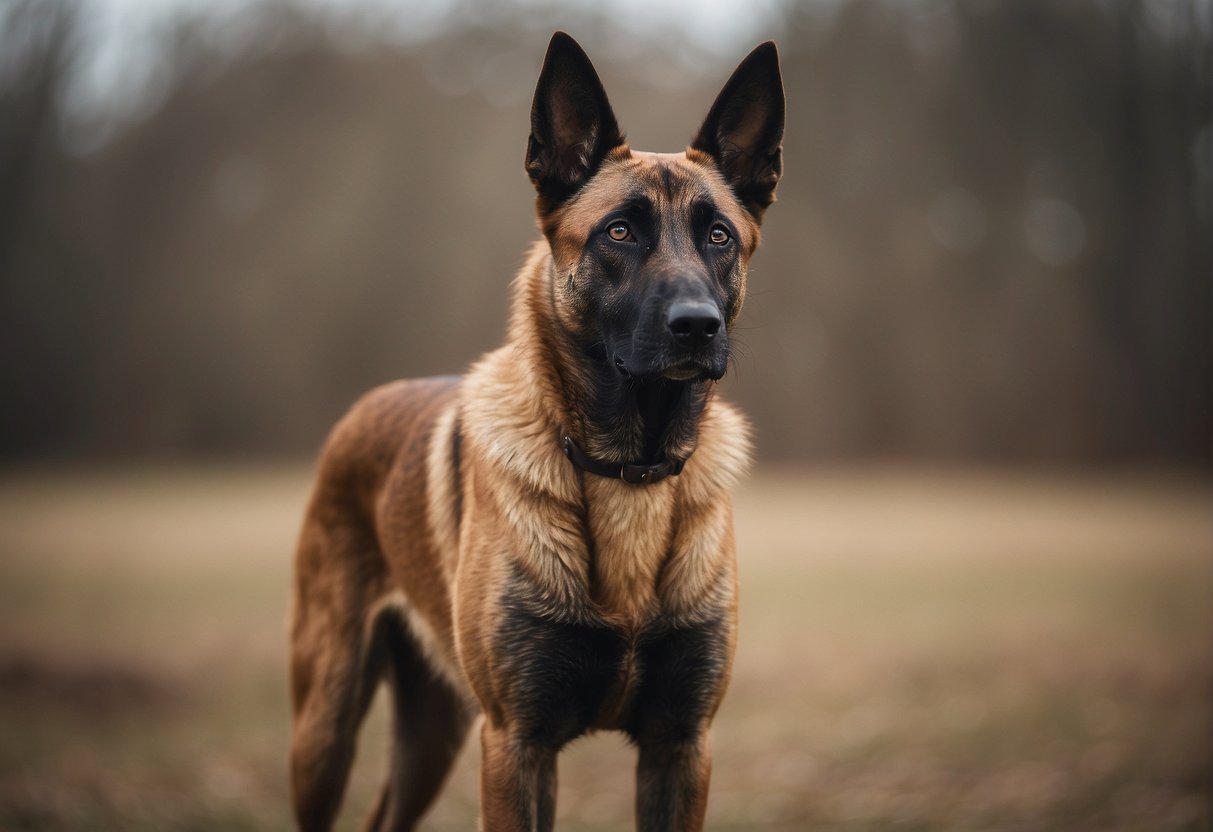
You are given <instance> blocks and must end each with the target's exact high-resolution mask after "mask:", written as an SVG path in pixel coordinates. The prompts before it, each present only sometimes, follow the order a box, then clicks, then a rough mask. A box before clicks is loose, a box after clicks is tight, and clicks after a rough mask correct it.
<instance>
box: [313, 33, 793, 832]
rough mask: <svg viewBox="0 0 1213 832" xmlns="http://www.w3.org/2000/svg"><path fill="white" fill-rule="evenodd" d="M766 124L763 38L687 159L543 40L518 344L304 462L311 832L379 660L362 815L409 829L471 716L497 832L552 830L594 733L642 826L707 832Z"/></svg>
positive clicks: (729, 615)
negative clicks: (386, 710)
mask: <svg viewBox="0 0 1213 832" xmlns="http://www.w3.org/2000/svg"><path fill="white" fill-rule="evenodd" d="M783 122H784V95H783V83H782V80H781V77H780V72H779V57H778V53H777V52H776V49H775V45H774V44H773V43H769V42H768V43H765V44H763V45H761V46H759V47H758V48H757V49H755V50H754V51H753V52H752V53H751V54H750V55H749V57H747V58H746V59H745V60H744V61H743V62H742V63H741V65H740V66H739V67H738V68H737V70H736V71H735V72H734V74H733V75H732V77H731V78H730V79H729V81H728V82H727V83H726V85H725V87H724V89H723V91H722V92H721V93H720V96H719V97H718V98H717V100H716V103H715V104H714V105H713V106H712V108H711V110H710V111H709V113H708V116H707V118H706V120H705V121H704V123H703V126H702V128H701V129H700V131H699V134H698V135H697V136H696V138H695V140H694V141H693V142H692V144H691V146H690V147H689V148H688V149H687V150H686V151H685V152H684V153H666V154H661V153H647V152H640V151H635V150H632V149H630V148H629V147H628V145H627V144H626V143H625V142H624V137H623V134H622V133H621V132H620V130H619V126H618V125H617V124H616V122H615V116H614V114H613V113H612V111H611V106H610V104H609V103H608V101H607V97H606V93H605V92H604V91H603V88H602V84H601V82H600V81H599V80H598V75H597V74H596V73H595V71H594V68H593V66H592V65H591V64H590V61H589V58H587V57H586V54H585V53H584V52H583V51H582V50H581V47H579V46H578V45H577V43H576V42H575V41H574V40H573V39H572V38H570V37H569V36H568V35H565V34H563V33H557V34H556V35H554V36H553V38H552V41H551V43H550V45H549V46H548V52H547V57H546V58H545V60H544V64H543V69H542V71H541V74H540V76H539V83H538V87H537V89H536V91H535V99H534V104H533V108H532V111H531V135H530V140H529V142H528V144H527V151H526V170H527V173H528V174H529V175H530V178H531V180H532V181H533V182H534V184H535V188H536V189H537V191H538V194H539V196H538V215H539V225H540V228H541V229H542V232H543V239H542V240H541V241H539V242H538V243H536V244H535V246H534V248H533V249H532V251H531V254H530V257H529V259H528V261H527V263H526V265H525V266H524V267H523V268H522V271H521V273H520V274H519V275H518V278H517V280H516V282H515V284H514V295H513V308H512V313H511V318H510V324H509V336H508V340H507V342H506V345H505V346H504V347H502V348H500V349H498V350H497V351H495V352H491V353H489V354H488V355H486V356H485V357H484V358H482V359H481V360H480V361H479V362H478V363H477V364H476V365H474V366H473V367H472V369H471V371H470V372H469V373H468V374H467V375H466V376H464V377H463V378H462V379H450V378H438V379H424V380H416V381H399V382H395V383H393V384H389V385H386V386H384V387H380V388H378V389H376V390H374V391H372V392H371V393H369V394H368V395H367V396H365V397H364V398H363V399H362V400H361V401H359V402H358V403H357V404H356V405H354V407H353V408H352V409H351V411H350V412H349V414H348V415H347V416H345V417H344V418H343V419H342V420H341V422H340V423H338V425H337V426H336V428H334V430H333V432H332V434H331V436H330V437H329V439H328V442H327V444H326V446H325V449H324V452H323V456H322V458H321V461H320V466H319V473H318V478H317V482H316V486H315V491H314V493H313V495H312V498H311V503H310V505H309V507H308V510H307V516H306V519H305V521H304V525H303V531H302V534H301V537H300V540H299V550H298V555H297V560H296V579H295V592H294V611H293V621H292V629H291V691H292V696H293V707H294V732H293V740H292V746H291V782H292V787H293V792H294V806H295V813H296V816H297V818H298V822H299V825H300V827H301V828H303V829H309V830H310V829H328V828H329V827H330V826H331V824H332V822H333V819H334V816H335V815H336V813H337V810H338V807H339V804H340V802H341V797H342V793H343V791H344V788H345V782H346V776H347V774H348V772H349V768H350V764H351V761H352V759H353V756H354V743H355V735H356V733H357V730H358V726H359V723H360V722H361V720H362V718H363V715H364V714H365V712H366V709H367V707H368V705H369V703H370V701H371V698H372V694H373V693H374V691H375V690H376V688H377V687H378V685H379V683H380V681H381V680H382V679H384V678H386V679H387V680H388V682H389V683H390V687H391V692H392V699H391V702H392V713H393V729H392V730H393V732H394V737H393V744H392V755H391V766H390V771H389V774H388V777H387V782H386V784H385V785H384V787H383V791H382V793H381V795H380V797H379V800H378V803H377V804H376V806H375V808H374V811H373V812H372V814H371V816H370V818H369V819H368V821H367V827H366V828H368V829H372V830H387V829H396V830H407V829H413V828H414V826H415V825H416V823H417V822H418V819H419V818H420V817H421V816H422V814H423V813H424V812H425V811H426V810H427V808H428V807H429V806H430V804H431V802H432V801H433V799H434V797H435V795H436V794H437V792H438V790H439V788H440V787H441V785H442V783H443V781H444V780H445V778H446V775H447V773H448V771H449V769H450V767H451V764H452V763H453V762H454V760H455V757H456V755H457V753H458V751H459V749H460V746H461V745H462V743H463V740H464V736H465V734H466V733H467V731H468V729H469V727H470V726H471V725H472V723H473V721H474V719H475V718H476V717H477V716H478V715H479V714H483V723H482V727H481V729H480V740H481V743H482V744H483V770H482V776H481V809H480V812H481V827H482V828H483V829H484V830H485V832H524V831H525V832H530V830H551V829H552V825H553V818H554V814H555V800H556V755H557V753H558V752H559V751H560V749H561V747H562V746H564V745H565V744H566V743H568V742H569V741H570V740H572V739H574V738H575V737H578V736H580V735H582V734H585V733H587V732H590V731H594V730H598V729H614V730H618V731H622V732H624V733H625V734H626V735H627V736H628V737H629V738H630V739H631V740H632V742H634V743H635V745H636V746H637V748H638V753H639V762H638V766H637V773H636V822H637V827H638V828H639V829H643V830H697V829H701V828H702V827H703V822H704V812H705V808H706V804H707V792H708V776H709V770H710V756H709V749H708V738H707V730H708V725H709V723H710V722H711V720H712V717H713V715H714V714H715V712H716V709H717V706H718V705H719V704H720V701H721V698H722V697H723V695H724V691H725V686H726V684H727V682H728V679H729V673H730V669H731V666H732V659H733V650H734V643H735V634H736V626H737V586H736V564H735V554H734V544H733V529H732V507H731V504H730V501H729V496H728V495H729V489H730V487H731V486H732V484H733V482H734V481H735V480H736V478H737V477H738V475H739V474H740V473H741V472H742V471H743V469H744V468H745V467H746V465H747V464H748V439H747V432H748V429H747V425H746V423H745V421H744V420H743V419H742V418H741V417H740V416H739V415H738V414H737V412H736V411H734V410H733V409H732V408H730V407H729V406H728V405H726V404H725V403H724V402H722V401H721V400H719V399H718V398H716V396H715V382H716V381H718V380H719V379H720V378H721V377H722V376H723V375H724V373H725V368H726V364H727V362H728V359H729V335H730V332H731V331H732V328H733V324H734V321H735V320H736V318H737V314H738V312H739V311H740V310H741V304H742V298H743V296H744V295H745V290H746V274H747V264H748V261H749V259H750V256H751V255H752V254H753V253H754V250H755V248H756V247H757V246H758V236H759V223H760V221H761V219H762V215H763V212H764V211H765V210H766V208H767V207H768V206H769V205H770V204H771V203H772V202H773V201H774V196H775V185H776V182H777V181H778V179H779V175H780V172H781V170H782V150H781V142H782V138H783Z"/></svg>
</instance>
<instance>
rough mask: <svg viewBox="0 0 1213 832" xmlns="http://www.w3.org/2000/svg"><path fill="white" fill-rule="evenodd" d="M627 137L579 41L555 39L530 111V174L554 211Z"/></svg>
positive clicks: (543, 206) (542, 200) (546, 206)
mask: <svg viewBox="0 0 1213 832" xmlns="http://www.w3.org/2000/svg"><path fill="white" fill-rule="evenodd" d="M621 144H623V134H622V133H620V132H619V125H618V124H617V123H616V121H615V114H614V113H613V112H612V111H611V104H610V102H609V101H607V97H606V91H605V90H603V88H602V82H601V81H599V80H598V73H597V72H595V71H594V66H593V64H591V63H590V59H589V57H587V56H586V54H585V51H584V50H582V48H581V47H580V46H578V44H577V41H575V40H573V39H572V38H571V37H569V36H568V35H566V34H565V33H564V32H557V33H556V34H554V35H552V40H551V42H550V43H549V44H548V54H547V57H545V58H544V59H543V70H542V71H541V72H540V73H539V83H538V85H537V86H536V87H535V101H534V103H533V104H532V105H531V137H530V140H529V141H528V142H527V148H526V172H527V174H528V175H529V176H530V177H531V181H532V182H534V183H535V189H536V190H537V191H539V198H540V206H541V209H542V210H544V211H549V210H551V209H553V208H555V207H556V206H558V205H559V204H560V203H561V202H563V201H564V200H566V199H568V197H570V196H571V195H572V194H573V193H575V192H576V191H577V189H578V188H580V187H581V186H582V185H583V184H585V182H586V180H588V179H589V178H590V177H591V176H593V175H594V171H596V170H597V169H598V166H599V165H600V164H601V163H602V160H603V159H604V158H605V157H606V155H607V153H609V152H610V151H611V150H612V149H613V148H615V147H618V146H619V145H621Z"/></svg>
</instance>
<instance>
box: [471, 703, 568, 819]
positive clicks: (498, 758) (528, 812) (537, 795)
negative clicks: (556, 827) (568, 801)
mask: <svg viewBox="0 0 1213 832" xmlns="http://www.w3.org/2000/svg"><path fill="white" fill-rule="evenodd" d="M480 742H481V747H482V750H483V755H482V759H481V764H480V766H481V774H480V828H481V830H483V832H551V830H552V826H553V824H554V823H555V819H556V749H555V748H551V747H547V746H544V745H542V744H539V743H536V742H533V741H529V740H526V739H524V738H523V737H521V736H519V735H518V733H517V732H515V731H511V730H510V729H509V727H508V726H494V725H493V724H492V722H491V720H489V719H485V721H484V727H483V728H482V729H481V731H480Z"/></svg>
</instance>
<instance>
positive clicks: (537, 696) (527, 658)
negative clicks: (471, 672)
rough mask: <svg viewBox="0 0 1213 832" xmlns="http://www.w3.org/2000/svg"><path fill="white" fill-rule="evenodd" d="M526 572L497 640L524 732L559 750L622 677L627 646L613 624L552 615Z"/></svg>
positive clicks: (511, 590)
mask: <svg viewBox="0 0 1213 832" xmlns="http://www.w3.org/2000/svg"><path fill="white" fill-rule="evenodd" d="M528 592H529V590H528V583H527V580H526V578H525V577H524V576H523V575H522V574H521V572H520V571H516V572H515V576H514V578H513V580H511V581H510V582H509V584H507V586H506V588H505V591H504V593H503V602H502V607H503V609H502V619H501V625H500V628H499V630H498V632H497V636H496V638H495V647H496V649H497V651H498V653H497V654H498V655H499V656H501V660H502V666H501V670H502V672H503V676H502V678H505V679H509V680H510V682H509V687H508V690H507V691H506V692H505V695H504V697H503V698H504V700H505V701H506V702H507V704H508V710H509V712H510V713H511V714H512V716H513V717H514V720H515V725H516V726H517V728H518V731H519V733H520V736H521V738H523V739H525V740H526V741H528V742H531V743H534V744H536V745H539V746H541V747H545V748H552V749H558V748H560V747H561V746H563V745H565V744H566V743H568V742H569V741H571V740H573V739H576V738H577V737H579V736H581V735H582V734H584V733H585V732H586V731H587V730H588V729H589V727H590V726H591V725H592V724H593V723H594V720H595V718H596V717H597V716H598V715H599V712H600V711H601V710H602V706H603V703H604V702H605V701H606V699H607V696H608V694H609V693H610V692H611V689H612V688H613V687H615V686H616V685H617V683H618V681H619V678H620V671H621V668H622V667H623V662H624V659H625V656H626V651H627V647H628V644H627V641H626V640H625V639H624V638H623V636H622V635H621V634H619V633H618V632H616V631H614V630H610V629H608V628H606V627H594V626H586V625H582V624H569V623H564V622H560V621H554V620H552V619H550V618H545V617H544V616H542V615H540V614H539V613H538V612H536V610H535V609H534V607H533V605H531V604H528V603H527V602H526V600H525V599H526V598H527V596H528Z"/></svg>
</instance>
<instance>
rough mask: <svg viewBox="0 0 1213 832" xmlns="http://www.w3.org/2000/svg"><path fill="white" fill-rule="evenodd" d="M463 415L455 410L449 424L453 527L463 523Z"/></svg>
mask: <svg viewBox="0 0 1213 832" xmlns="http://www.w3.org/2000/svg"><path fill="white" fill-rule="evenodd" d="M462 465H463V417H462V415H461V414H460V413H459V411H458V410H456V411H455V423H454V425H452V426H451V479H452V482H453V485H452V488H451V492H452V493H453V494H454V495H455V497H454V499H455V529H456V530H458V529H459V528H460V526H462V525H463V468H462Z"/></svg>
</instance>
